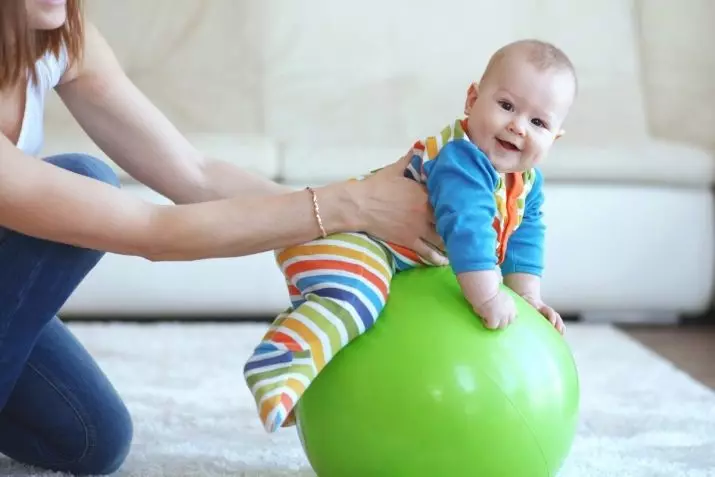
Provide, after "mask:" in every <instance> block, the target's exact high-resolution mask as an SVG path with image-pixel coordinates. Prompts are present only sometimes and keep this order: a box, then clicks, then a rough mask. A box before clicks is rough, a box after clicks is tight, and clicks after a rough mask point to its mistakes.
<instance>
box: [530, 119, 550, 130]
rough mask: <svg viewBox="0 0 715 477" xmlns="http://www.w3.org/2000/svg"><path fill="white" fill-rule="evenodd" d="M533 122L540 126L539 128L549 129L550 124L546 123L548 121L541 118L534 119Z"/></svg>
mask: <svg viewBox="0 0 715 477" xmlns="http://www.w3.org/2000/svg"><path fill="white" fill-rule="evenodd" d="M531 124H533V125H534V126H536V127H539V128H546V129H549V128H548V126H547V125H546V123H545V122H544V121H542V120H541V119H539V118H534V119H532V120H531Z"/></svg>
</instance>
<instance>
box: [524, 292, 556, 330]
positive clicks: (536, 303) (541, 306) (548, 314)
mask: <svg viewBox="0 0 715 477" xmlns="http://www.w3.org/2000/svg"><path fill="white" fill-rule="evenodd" d="M523 298H524V299H525V300H526V301H527V302H529V304H530V305H531V306H533V307H534V308H536V309H537V310H539V313H541V314H542V315H543V316H544V318H546V319H547V320H549V322H550V323H551V324H552V325H554V328H556V330H557V331H558V332H559V333H561V334H562V335H563V334H564V330H565V329H566V326H565V325H564V320H563V319H562V318H561V315H559V314H558V312H556V310H554V309H553V308H551V307H550V306H549V305H547V304H546V303H544V302H543V301H542V300H541V299H538V298H532V297H530V296H528V295H524V296H523Z"/></svg>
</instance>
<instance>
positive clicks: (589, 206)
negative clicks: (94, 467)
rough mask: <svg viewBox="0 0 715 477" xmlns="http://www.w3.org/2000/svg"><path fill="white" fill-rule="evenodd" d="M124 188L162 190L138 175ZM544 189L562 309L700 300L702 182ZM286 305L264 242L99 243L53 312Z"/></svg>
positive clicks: (706, 274)
mask: <svg viewBox="0 0 715 477" xmlns="http://www.w3.org/2000/svg"><path fill="white" fill-rule="evenodd" d="M125 189H127V190H129V191H132V192H134V193H137V194H139V195H141V196H143V197H145V198H147V199H149V200H152V201H157V202H165V199H163V198H162V197H159V196H157V195H156V194H154V193H152V192H150V191H148V190H147V189H145V188H143V187H141V186H136V185H129V186H125ZM545 192H546V198H547V200H546V203H545V205H544V214H545V220H546V223H547V226H548V232H547V234H548V239H547V244H546V273H545V275H544V282H543V296H544V299H545V300H546V301H547V302H548V303H549V304H550V305H552V306H553V307H554V308H556V309H557V310H559V312H561V313H563V314H572V315H579V314H583V315H588V314H589V313H590V314H591V315H592V316H609V315H610V316H613V317H614V320H616V321H617V320H619V318H618V317H619V316H631V317H632V316H642V317H643V321H647V320H648V319H649V318H648V317H649V316H650V317H652V318H653V319H654V320H655V321H660V318H658V317H662V316H667V315H670V316H676V315H679V314H698V313H702V312H704V311H705V310H707V309H708V308H709V306H710V297H711V292H712V287H713V263H715V260H714V258H715V257H713V246H714V244H715V240H714V237H713V231H714V230H715V227H714V225H715V224H714V223H713V222H714V221H715V214H714V213H713V197H712V192H711V191H710V190H709V189H707V188H663V187H655V186H634V185H606V184H603V185H601V184H591V183H548V184H547V185H546V191H545ZM287 305H288V296H287V294H286V291H285V285H284V282H283V277H282V275H281V274H280V272H279V271H278V269H277V267H276V265H275V262H274V259H273V254H272V253H270V252H266V253H260V254H256V255H253V256H249V257H240V258H231V259H212V260H204V261H195V262H185V263H165V262H159V263H152V262H149V261H147V260H145V259H141V258H136V257H127V256H120V255H115V254H108V255H107V256H106V257H105V258H104V259H103V260H102V262H100V264H99V265H98V266H97V267H96V268H95V269H94V270H93V271H92V272H91V273H90V275H89V276H88V277H87V279H86V280H85V282H83V283H82V284H81V285H80V287H79V288H78V289H77V291H76V293H75V294H74V295H73V296H72V297H71V298H70V300H69V301H68V302H67V303H66V305H65V307H64V308H63V310H62V314H63V316H69V317H101V316H108V317H109V316H111V317H112V318H118V317H119V318H120V317H126V318H136V317H157V316H161V317H171V318H176V319H180V318H182V317H183V318H189V317H196V316H201V317H211V316H217V317H222V316H223V317H226V316H231V317H239V318H240V317H245V318H255V317H266V316H272V315H275V314H276V313H278V312H279V311H281V310H282V309H284V308H285V307H286V306H287ZM629 321H632V320H629Z"/></svg>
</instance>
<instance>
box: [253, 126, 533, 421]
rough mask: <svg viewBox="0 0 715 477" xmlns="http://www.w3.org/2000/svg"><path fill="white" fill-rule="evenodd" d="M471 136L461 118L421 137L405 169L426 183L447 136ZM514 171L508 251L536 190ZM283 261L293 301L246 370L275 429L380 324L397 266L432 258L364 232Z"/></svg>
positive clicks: (505, 201) (289, 254) (498, 221)
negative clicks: (340, 356) (333, 363)
mask: <svg viewBox="0 0 715 477" xmlns="http://www.w3.org/2000/svg"><path fill="white" fill-rule="evenodd" d="M465 137H466V135H465V133H464V123H463V120H457V121H455V123H454V127H452V126H448V127H446V128H444V129H443V130H442V131H441V133H440V134H439V135H438V136H433V137H430V138H427V139H426V140H425V141H418V142H416V143H415V144H414V146H413V148H412V149H411V154H412V157H413V160H412V161H411V162H410V165H409V167H408V169H407V170H406V171H405V174H406V175H407V176H408V177H411V178H412V179H414V180H416V181H418V182H422V183H424V181H425V180H426V177H425V176H424V169H423V167H422V165H423V164H424V161H426V160H432V159H435V158H437V157H438V154H439V150H440V149H441V147H442V146H443V145H444V144H446V143H447V142H449V141H451V140H454V139H462V138H465ZM514 176H516V177H517V181H518V182H519V184H521V186H519V187H514V184H515V183H514V181H513V180H510V181H507V180H502V181H500V184H499V187H498V188H497V190H496V191H495V200H496V201H497V204H498V207H497V209H498V211H497V217H495V220H494V227H495V228H497V232H498V234H497V235H498V242H500V243H497V244H496V246H497V252H498V253H499V254H500V255H502V257H503V253H504V251H505V249H506V241H507V239H508V235H509V233H511V232H512V231H513V230H514V228H515V227H516V226H518V223H517V222H515V221H514V220H511V218H517V219H516V220H517V221H518V220H520V217H521V216H522V215H523V204H524V200H523V198H524V197H525V194H526V193H527V192H528V187H523V181H520V180H519V179H521V178H522V175H520V174H515V175H514ZM507 182H509V184H507ZM507 219H509V220H507ZM507 229H508V230H507ZM500 249H501V250H500ZM276 261H277V263H278V265H279V266H280V269H281V271H282V272H283V275H284V276H285V278H286V286H287V289H288V293H289V296H290V301H291V306H290V307H289V308H288V309H287V310H286V311H284V312H283V313H281V314H280V315H279V316H278V317H276V319H275V321H274V322H273V323H272V324H271V326H270V327H269V329H268V331H267V332H266V334H265V336H264V337H263V339H262V340H261V342H260V343H259V344H258V346H257V347H256V348H255V350H254V352H253V354H252V355H251V356H250V358H249V359H248V361H247V362H246V364H245V366H244V370H243V371H244V377H245V380H246V383H247V385H248V387H249V389H250V391H251V393H252V394H253V396H254V399H255V401H256V406H257V410H258V415H259V418H260V420H261V422H262V423H263V425H264V427H265V429H266V430H267V431H268V432H274V431H276V430H278V429H279V428H281V427H286V426H291V425H294V424H295V422H294V417H293V409H294V407H295V405H296V404H297V402H298V400H299V399H300V398H301V396H302V394H303V392H304V391H305V390H306V389H307V387H308V386H309V385H310V383H311V382H312V380H313V379H315V377H316V376H317V375H318V373H320V371H321V370H322V369H323V368H324V367H325V366H326V365H327V364H328V363H329V362H330V360H331V359H332V358H333V357H334V356H335V355H336V354H337V353H338V352H339V351H340V350H341V349H343V348H344V347H345V346H347V345H348V344H349V343H350V342H351V341H353V340H354V339H355V338H357V337H358V336H360V335H361V334H363V333H364V332H365V331H367V330H368V329H370V327H372V325H373V324H374V323H375V320H377V318H378V316H379V315H380V312H381V311H382V309H383V307H384V306H385V302H386V300H387V297H388V295H389V289H390V281H391V279H392V276H393V274H394V273H397V272H399V271H402V270H406V269H408V268H412V267H417V266H425V265H428V264H427V263H426V262H425V261H424V260H422V259H421V258H420V257H419V256H418V255H417V254H416V253H415V252H414V251H413V250H410V249H407V248H405V247H401V246H398V245H395V244H390V243H386V242H383V241H380V240H377V239H374V238H372V237H370V236H367V235H365V234H358V233H341V234H335V235H331V236H329V237H327V238H325V239H318V240H314V241H311V242H308V243H305V244H302V245H298V246H295V247H290V248H286V249H283V250H278V251H276Z"/></svg>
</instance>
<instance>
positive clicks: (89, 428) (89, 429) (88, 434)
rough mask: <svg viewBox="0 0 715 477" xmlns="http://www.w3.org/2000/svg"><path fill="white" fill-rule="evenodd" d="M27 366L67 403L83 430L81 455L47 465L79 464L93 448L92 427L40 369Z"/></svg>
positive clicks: (30, 365) (28, 364)
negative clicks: (83, 443) (83, 441)
mask: <svg viewBox="0 0 715 477" xmlns="http://www.w3.org/2000/svg"><path fill="white" fill-rule="evenodd" d="M27 366H28V367H29V368H30V369H32V370H33V371H34V372H35V373H37V375H38V376H40V377H41V378H42V379H44V380H45V382H46V383H47V384H48V385H49V386H50V388H52V389H54V390H55V392H57V394H58V395H59V396H60V397H61V398H62V399H63V400H64V401H65V402H66V403H67V405H68V406H69V407H70V409H72V412H73V413H74V415H75V416H76V417H77V419H78V420H79V422H80V423H81V425H82V429H83V430H84V436H85V438H84V439H85V445H84V450H83V451H82V454H81V455H80V456H79V457H77V458H76V459H70V460H67V461H60V462H49V464H51V465H68V464H76V463H79V462H80V461H81V460H82V459H84V458H85V457H87V455H88V454H89V450H90V449H91V448H92V447H93V446H94V444H93V443H92V438H91V436H92V434H93V433H94V432H93V429H92V426H88V425H87V423H86V420H85V419H84V418H83V417H82V413H81V412H80V411H79V409H77V407H76V406H75V405H74V404H73V403H72V401H71V400H70V399H69V398H68V397H67V395H66V394H65V393H63V392H62V390H61V389H60V388H59V387H57V386H56V385H55V384H54V383H53V382H52V380H50V379H49V378H48V377H47V376H46V375H45V374H44V373H42V371H40V369H39V368H38V367H37V366H35V365H33V364H32V363H30V362H28V363H27Z"/></svg>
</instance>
